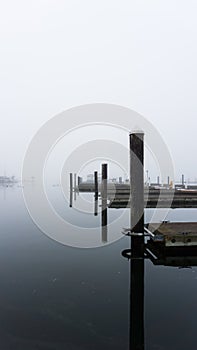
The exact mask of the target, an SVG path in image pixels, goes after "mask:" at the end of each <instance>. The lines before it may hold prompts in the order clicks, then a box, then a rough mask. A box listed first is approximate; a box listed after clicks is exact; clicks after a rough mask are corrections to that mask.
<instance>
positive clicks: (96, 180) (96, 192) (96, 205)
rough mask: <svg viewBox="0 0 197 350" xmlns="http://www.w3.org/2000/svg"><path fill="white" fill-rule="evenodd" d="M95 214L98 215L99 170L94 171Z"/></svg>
mask: <svg viewBox="0 0 197 350" xmlns="http://www.w3.org/2000/svg"><path fill="white" fill-rule="evenodd" d="M94 191H95V195H94V215H95V216H97V215H98V172H97V171H95V172H94Z"/></svg>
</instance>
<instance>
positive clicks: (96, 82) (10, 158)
mask: <svg viewBox="0 0 197 350" xmlns="http://www.w3.org/2000/svg"><path fill="white" fill-rule="evenodd" d="M196 18H197V3H196V1H195V0H187V1H186V0H184V1H183V0H165V1H164V0H162V1H161V0H133V1H131V0H121V1H120V0H119V1H117V0H99V1H97V0H95V1H94V0H83V1H82V0H64V1H63V0H28V1H27V0H6V1H3V0H1V1H0V99H1V101H0V116H1V128H0V173H3V172H4V168H5V169H6V172H7V173H8V174H9V175H11V174H12V173H16V174H17V175H19V173H20V168H21V164H22V159H23V156H24V153H25V150H26V148H27V146H28V143H29V141H30V139H31V138H32V136H33V135H34V133H35V132H36V131H37V130H38V129H39V127H40V126H41V125H42V124H43V123H45V122H46V121H47V120H49V119H50V118H51V117H53V116H54V115H56V114H58V113H59V112H61V111H63V110H65V109H67V108H69V107H72V106H77V105H80V104H86V103H94V102H105V103H115V104H120V105H123V106H127V107H130V108H132V109H134V110H136V111H137V112H139V113H141V114H142V115H143V116H145V117H146V118H147V119H148V120H149V121H150V122H152V123H153V124H154V125H155V127H156V128H157V129H158V130H159V132H160V133H161V135H162V137H163V138H164V140H165V141H166V143H167V144H168V146H169V149H170V152H171V154H172V157H173V159H174V163H175V168H176V174H177V177H179V174H180V175H181V174H182V173H184V174H185V176H186V178H190V179H194V178H197V165H196V164H197V161H196V155H197V138H196V130H197V119H196V116H197V96H196V92H197V66H196V62H197V45H196V37H197V21H196Z"/></svg>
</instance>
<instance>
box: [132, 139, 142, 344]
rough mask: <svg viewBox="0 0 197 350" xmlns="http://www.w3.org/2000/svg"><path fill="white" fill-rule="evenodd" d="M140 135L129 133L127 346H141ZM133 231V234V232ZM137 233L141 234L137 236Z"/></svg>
mask: <svg viewBox="0 0 197 350" xmlns="http://www.w3.org/2000/svg"><path fill="white" fill-rule="evenodd" d="M143 166H144V134H143V133H142V132H137V133H132V134H130V194H131V195H130V200H131V233H133V234H134V236H132V237H131V249H132V250H131V271H130V273H131V276H130V278H131V280H130V283H131V284H130V323H131V324H130V349H132V350H143V349H144V168H143ZM135 234H136V235H135ZM137 234H141V235H137Z"/></svg>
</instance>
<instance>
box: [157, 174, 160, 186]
mask: <svg viewBox="0 0 197 350" xmlns="http://www.w3.org/2000/svg"><path fill="white" fill-rule="evenodd" d="M159 184H160V181H159V176H157V185H159Z"/></svg>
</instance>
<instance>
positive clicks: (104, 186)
mask: <svg viewBox="0 0 197 350" xmlns="http://www.w3.org/2000/svg"><path fill="white" fill-rule="evenodd" d="M102 197H103V198H104V199H107V164H102Z"/></svg>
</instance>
